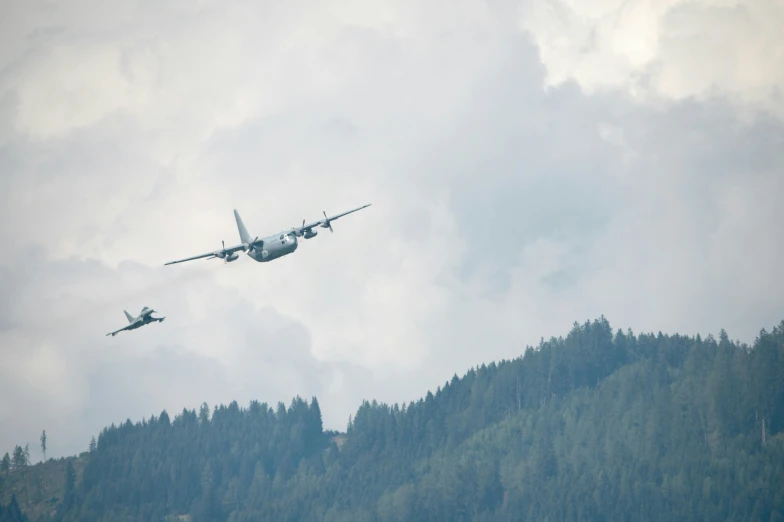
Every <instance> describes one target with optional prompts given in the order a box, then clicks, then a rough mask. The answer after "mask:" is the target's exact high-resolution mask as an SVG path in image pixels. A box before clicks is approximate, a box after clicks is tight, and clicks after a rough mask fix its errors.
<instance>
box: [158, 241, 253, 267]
mask: <svg viewBox="0 0 784 522" xmlns="http://www.w3.org/2000/svg"><path fill="white" fill-rule="evenodd" d="M238 250H245V245H235V246H233V247H229V248H226V249H223V250H215V251H214V252H207V253H206V254H199V255H198V256H193V257H186V258H185V259H178V260H177V261H169V262H168V263H164V264H163V265H164V266H166V265H173V264H175V263H184V262H185V261H193V260H194V259H203V258H205V257H206V258H212V257H218V254H220V253H221V252H225V253H226V254H233V253H234V252H237V251H238Z"/></svg>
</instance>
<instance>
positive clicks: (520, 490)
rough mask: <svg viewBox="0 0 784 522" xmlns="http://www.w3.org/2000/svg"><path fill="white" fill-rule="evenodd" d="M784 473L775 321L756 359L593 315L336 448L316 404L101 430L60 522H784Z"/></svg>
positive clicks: (364, 425)
mask: <svg viewBox="0 0 784 522" xmlns="http://www.w3.org/2000/svg"><path fill="white" fill-rule="evenodd" d="M337 442H340V447H338V444H337ZM782 463H784V322H782V323H781V324H780V325H779V326H778V327H776V328H774V329H773V332H772V333H767V332H765V331H764V330H763V331H762V332H761V334H760V336H759V338H758V339H757V340H756V341H755V343H754V346H753V347H751V348H750V347H748V346H745V345H739V344H736V343H733V342H731V341H730V340H729V338H728V337H727V335H726V333H725V332H723V331H722V332H721V334H720V335H719V340H718V341H717V340H716V339H714V338H713V337H712V336H708V338H707V339H701V338H699V337H696V338H691V337H684V336H680V335H672V336H667V335H663V334H661V333H657V334H655V335H654V334H642V335H637V336H635V335H633V334H632V332H630V331H629V332H626V333H624V332H622V331H620V330H618V331H617V332H615V333H613V332H612V330H611V328H610V325H609V323H608V322H607V321H606V320H605V319H604V318H601V319H599V320H597V321H593V322H586V323H585V324H582V325H579V324H575V326H574V328H573V329H572V331H571V332H570V333H569V335H568V336H567V337H566V338H559V339H554V338H553V339H551V340H550V341H548V342H544V341H542V342H540V344H539V346H538V347H537V348H536V349H534V348H527V349H526V350H525V353H524V355H523V356H522V357H520V358H518V359H515V360H512V361H501V362H500V363H490V364H489V365H484V364H483V365H481V366H480V367H478V368H474V369H471V370H470V371H469V372H468V373H467V374H466V375H464V376H463V377H462V378H458V377H457V376H455V377H453V378H452V379H451V380H450V381H448V382H446V383H444V385H443V386H441V387H438V389H437V390H436V391H435V393H428V394H427V395H426V396H425V397H424V398H422V399H420V400H418V401H417V402H412V403H409V404H407V405H406V404H403V405H397V404H396V405H393V406H389V405H386V404H378V403H376V401H372V402H367V401H366V402H363V403H362V405H361V406H360V408H359V409H358V411H357V412H356V414H355V415H353V416H352V417H351V420H350V422H349V426H348V429H347V432H346V433H345V434H337V433H330V432H324V431H323V427H322V421H321V412H320V409H319V405H318V401H316V400H315V398H314V399H313V400H312V401H311V403H310V404H308V403H307V402H305V401H303V400H301V399H299V398H297V399H295V400H294V401H293V402H292V404H291V405H290V407H289V408H286V407H285V406H284V405H283V404H279V405H278V406H277V408H276V409H274V410H273V408H270V407H268V406H267V405H266V404H259V403H258V402H255V401H254V402H252V403H251V404H250V406H249V408H247V409H242V408H240V407H239V406H238V405H237V404H236V402H233V403H231V404H230V405H229V406H220V407H218V408H215V410H214V412H213V413H212V415H211V416H210V411H209V408H208V407H207V406H206V404H205V405H202V407H201V408H200V410H199V412H198V414H197V412H196V411H195V410H193V411H190V410H183V411H182V413H181V414H179V415H177V416H175V417H174V419H170V418H169V416H168V414H166V412H163V413H161V415H160V416H159V417H158V418H155V417H152V418H150V419H149V420H143V421H142V422H138V423H136V424H133V423H131V421H130V420H129V421H126V422H125V423H123V424H121V425H120V426H111V427H110V428H107V429H105V430H104V431H103V432H102V433H101V434H100V436H99V438H98V440H97V446H96V447H95V448H94V451H92V452H91V453H90V454H89V462H88V464H87V466H86V468H85V469H84V474H83V476H82V478H81V480H79V481H78V482H76V483H74V481H73V480H70V479H69V481H68V484H70V485H69V486H67V488H68V489H69V493H67V494H66V495H65V499H64V501H63V503H62V504H61V506H60V509H59V510H58V519H59V520H62V521H72V520H109V519H110V520H117V521H126V520H162V519H163V518H164V517H166V516H168V515H182V514H190V515H191V516H192V517H193V521H194V522H200V521H218V522H223V521H225V522H246V521H257V520H276V521H289V520H291V521H294V520H323V521H338V520H340V521H352V520H356V521H370V522H374V521H379V522H381V521H393V520H407V521H420V520H451V521H463V520H471V521H511V520H564V521H578V520H586V521H587V520H646V521H648V520H651V521H671V520H700V521H702V520H765V521H774V520H776V521H784V466H783V465H782Z"/></svg>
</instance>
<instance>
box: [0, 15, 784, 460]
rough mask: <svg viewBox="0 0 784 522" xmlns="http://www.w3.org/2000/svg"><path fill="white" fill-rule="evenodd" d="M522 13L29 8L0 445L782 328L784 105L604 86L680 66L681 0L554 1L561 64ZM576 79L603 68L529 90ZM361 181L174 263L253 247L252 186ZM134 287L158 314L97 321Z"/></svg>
mask: <svg viewBox="0 0 784 522" xmlns="http://www.w3.org/2000/svg"><path fill="white" fill-rule="evenodd" d="M47 5H48V4H47ZM530 5H533V6H537V5H538V6H539V7H542V6H546V4H530ZM635 6H636V7H635ZM761 6H762V4H758V5H757V7H755V9H756V8H761ZM371 7H372V9H371ZM508 7H509V6H506V5H499V4H498V3H496V2H491V3H489V4H488V3H485V2H480V1H473V0H465V1H462V2H460V3H458V4H454V3H450V4H449V5H447V4H444V5H442V6H437V5H434V4H422V3H421V2H402V3H400V2H379V3H376V4H375V5H372V6H369V5H367V4H366V3H362V2H353V3H348V2H344V3H334V2H329V3H328V2H313V3H312V4H310V5H309V8H308V9H307V10H302V9H299V8H297V6H295V5H294V4H285V5H284V4H280V5H277V6H272V5H270V4H264V3H262V4H251V3H241V2H234V3H231V4H225V3H218V2H214V3H209V2H201V3H198V4H197V3H192V2H175V1H171V2H153V3H145V4H140V5H137V6H135V7H130V6H128V5H126V6H125V7H123V8H121V9H107V8H106V7H105V4H104V3H95V2H93V3H82V4H79V5H76V4H73V3H71V4H70V5H69V8H68V9H64V8H62V7H61V8H59V9H49V10H46V9H43V8H42V7H41V5H36V4H35V3H33V2H29V3H25V4H24V6H17V7H16V8H17V9H18V10H19V11H15V12H14V13H13V16H14V17H15V22H16V23H15V24H13V28H12V31H10V32H8V33H3V32H0V33H1V34H0V39H2V40H1V41H2V42H3V43H4V44H5V43H7V44H8V45H4V46H2V48H0V63H2V65H1V66H0V67H2V69H0V70H1V71H2V72H0V169H2V170H1V172H2V173H3V174H2V176H0V198H3V199H2V201H0V203H2V204H0V241H2V243H3V245H4V247H5V251H6V252H10V254H7V255H6V256H4V257H3V258H0V296H1V297H2V298H0V345H2V346H3V347H4V351H3V353H2V358H1V359H0V372H1V373H0V428H2V429H0V434H2V438H0V444H1V445H5V446H7V447H9V449H10V447H12V444H15V443H17V442H16V441H20V442H23V441H24V440H26V439H29V440H33V441H34V440H37V436H38V433H40V429H43V428H46V429H47V433H50V432H51V434H52V435H51V439H52V454H53V455H56V454H62V453H63V452H72V451H75V450H76V449H79V448H82V447H84V446H85V445H86V443H87V441H88V440H89V435H91V434H93V433H95V432H97V431H98V430H99V429H100V428H101V427H103V426H104V425H106V424H107V423H109V422H119V421H122V420H124V419H125V418H126V417H130V418H132V419H138V418H139V417H140V416H142V415H145V416H149V415H150V414H152V413H155V414H157V413H159V412H160V410H161V409H163V408H167V409H168V410H169V411H170V413H173V412H176V411H180V410H181V409H182V408H183V407H189V408H192V407H197V406H198V404H199V403H201V402H202V401H207V402H208V403H210V404H215V403H217V402H219V401H223V402H228V401H230V400H233V399H236V400H238V401H239V402H240V403H242V404H247V401H248V400H250V399H251V398H254V399H258V400H260V401H267V402H270V403H275V402H277V401H278V400H283V401H284V402H286V403H288V402H289V401H290V399H291V397H292V396H293V395H296V394H300V395H302V396H309V395H311V394H317V395H318V396H319V399H320V402H321V406H322V409H323V411H324V415H325V423H326V425H327V426H328V427H331V428H338V429H341V428H343V427H344V426H345V421H346V419H347V418H348V415H349V414H350V413H352V412H353V411H354V410H355V408H356V407H357V406H358V404H359V403H360V401H361V400H362V399H365V398H368V399H370V398H376V399H379V400H385V401H400V400H413V399H416V398H418V397H419V396H421V395H422V394H424V393H426V391H427V390H428V389H434V388H435V386H437V385H439V384H442V383H443V381H444V380H446V379H448V378H450V377H451V376H452V375H453V374H454V373H457V374H462V373H463V372H464V371H465V370H467V369H468V368H469V367H470V366H473V365H476V364H481V363H482V362H489V361H491V360H497V359H500V358H511V357H514V356H517V355H519V354H520V353H521V352H522V351H523V349H524V347H525V345H526V344H527V343H530V344H535V343H536V342H537V341H538V339H539V338H540V337H545V338H547V337H549V336H550V335H559V334H562V333H565V332H566V331H567V330H568V329H569V327H570V326H571V324H572V322H573V321H575V320H578V321H582V320H585V319H589V318H594V317H598V316H599V315H601V314H604V315H605V316H606V317H607V318H608V319H609V320H610V321H611V322H612V324H613V326H615V327H623V328H626V327H627V326H631V327H633V328H635V330H641V329H643V330H650V329H659V328H661V329H662V330H668V331H674V330H679V331H681V332H683V333H693V332H695V331H699V332H702V333H710V332H717V331H718V329H719V328H722V327H725V328H727V329H728V331H729V332H730V334H731V335H733V336H736V335H737V336H741V337H743V338H745V339H747V340H750V336H753V334H754V333H755V332H756V331H757V330H758V329H759V328H761V327H763V326H767V325H769V324H770V323H773V322H775V323H777V322H778V321H779V320H780V319H781V318H780V317H777V316H776V314H778V313H779V311H780V310H781V306H782V305H783V304H784V301H782V299H784V289H782V288H780V287H778V286H776V285H777V283H776V282H775V281H777V279H776V274H777V273H778V272H777V270H778V268H777V267H779V266H781V261H782V253H783V252H784V248H782V242H781V239H779V235H776V227H777V223H779V222H780V221H781V219H780V218H781V217H782V216H780V215H779V211H778V205H777V202H776V200H775V194H778V193H779V192H780V190H781V186H780V182H779V181H778V180H779V179H780V175H779V173H780V172H781V169H782V165H784V162H783V161H782V155H781V152H778V151H781V150H784V147H781V145H782V138H784V130H782V126H781V124H780V123H779V122H776V121H763V120H752V121H746V122H744V121H742V120H740V119H738V117H737V115H736V114H735V113H734V112H733V110H729V109H728V108H727V106H726V104H724V103H723V102H722V101H721V100H719V101H716V100H702V101H681V102H673V103H667V104H664V105H663V106H661V107H659V109H658V110H654V109H651V108H649V107H648V106H646V105H645V104H642V105H639V104H632V103H629V100H628V99H627V97H626V96H624V95H622V93H619V92H618V91H617V90H614V89H616V88H617V87H628V86H629V85H632V84H633V83H634V82H636V81H637V80H636V78H638V77H639V78H642V76H644V75H649V76H650V75H653V76H651V78H654V79H656V78H658V80H656V81H659V80H661V81H664V80H662V79H666V78H667V76H666V75H665V74H664V72H661V71H667V70H670V69H667V67H675V66H676V65H677V64H680V63H682V62H672V61H668V60H670V59H669V58H668V55H667V54H666V53H665V54H662V53H663V49H665V50H666V45H669V44H667V42H672V41H674V40H672V39H673V38H675V37H674V36H673V34H672V33H671V31H672V28H674V27H676V26H678V27H680V26H683V25H684V24H686V25H688V24H693V23H694V22H693V21H691V22H688V21H678V20H675V18H673V17H675V15H676V14H677V13H678V12H681V13H683V9H685V8H684V7H683V6H679V5H675V4H672V5H669V4H660V3H659V4H653V3H651V4H627V7H625V8H621V7H620V5H619V4H611V3H607V4H601V3H593V4H584V3H580V4H576V3H575V4H574V5H572V6H568V8H567V7H563V9H562V12H561V14H559V15H558V17H559V18H558V20H560V19H564V20H567V21H568V24H567V26H568V28H570V29H569V31H567V32H564V31H562V30H561V29H563V28H560V29H559V30H558V31H556V32H553V33H549V32H548V31H549V29H547V27H548V26H547V24H549V23H550V22H551V21H552V20H551V19H550V18H547V17H549V16H551V15H550V14H547V13H544V14H541V13H540V14H539V15H537V16H539V18H536V17H533V18H530V19H529V21H530V22H531V23H532V24H534V26H530V27H529V29H530V30H531V31H532V32H533V34H534V36H535V37H536V41H537V42H539V43H540V45H541V47H542V48H541V51H542V58H543V60H544V65H545V66H546V69H547V70H546V71H545V70H543V68H542V64H540V63H539V62H538V61H537V53H536V49H535V48H533V47H532V46H531V44H530V42H529V41H528V39H527V36H526V35H525V34H523V33H522V32H520V30H519V28H517V27H514V26H513V24H512V23H511V22H512V19H511V18H510V13H511V12H512V9H508ZM619 9H621V10H622V13H623V16H621V17H620V18H618V16H620V15H618V16H616V14H614V13H617V12H618V10H619ZM623 9H631V11H630V12H628V13H627V11H623ZM640 9H642V10H640ZM646 9H647V11H646ZM713 9H717V8H713ZM749 9H751V8H749ZM679 10H680V11H679ZM645 12H651V13H653V14H655V16H654V17H653V19H651V16H653V15H650V16H649V15H645V16H643V14H644V13H645ZM529 14H530V13H529ZM686 14H688V13H686ZM714 14H715V13H714ZM553 16H554V15H553ZM679 16H681V15H679ZM683 16H686V15H683ZM711 16H713V15H711ZM755 16H756V15H755ZM613 17H615V18H613ZM605 18H606V19H607V20H616V19H618V20H620V22H619V23H618V25H617V26H615V27H617V28H616V29H612V28H611V24H610V25H607V24H606V23H605V21H604V20H605ZM591 20H600V21H601V24H604V25H601V24H600V25H601V27H600V29H601V30H599V31H598V32H597V33H596V35H597V39H596V42H598V47H596V50H595V51H591V53H593V57H592V58H591V60H593V61H584V60H583V59H582V58H580V56H582V55H579V53H577V51H575V49H577V48H579V47H580V45H582V43H581V42H583V41H588V40H590V38H589V37H590V33H591V29H592V27H593V26H592V25H591V24H595V22H593V21H591ZM673 20H674V21H673ZM621 22H622V23H621ZM678 24H681V25H680V26H679V25H678ZM556 27H557V26H556ZM559 31H560V33H561V34H562V35H564V37H565V38H566V39H565V40H564V41H561V40H560V38H561V36H558V33H559ZM667 31H670V32H669V33H668V32H667ZM743 31H745V29H743V30H741V31H740V32H739V33H737V34H735V33H732V34H734V35H735V36H734V38H736V39H741V40H743V42H746V41H747V39H748V42H749V43H748V44H746V43H744V45H749V46H751V47H749V48H752V47H753V46H754V45H757V44H755V43H754V42H753V41H752V39H749V38H747V37H748V35H746V33H744V32H743ZM616 33H617V34H616ZM703 34H705V32H704V31H702V32H698V40H699V38H702V36H699V35H703ZM638 37H639V38H638ZM760 37H761V36H760ZM635 38H638V39H637V40H635ZM581 39H582V40H581ZM760 45H761V44H760ZM559 46H560V47H559ZM740 48H743V49H745V48H746V47H742V46H741V47H738V49H740ZM554 49H555V50H554ZM557 49H560V50H557ZM608 49H609V51H607V50H608ZM773 49H775V47H774V48H773ZM556 51H557V52H556ZM605 51H607V52H609V54H607V52H605ZM668 52H669V51H668ZM706 52H707V51H706ZM770 52H773V51H770ZM553 53H555V54H553ZM602 53H604V54H602ZM684 59H686V58H684ZM702 59H703V60H705V61H707V62H711V60H713V61H715V60H719V63H717V64H713V65H711V66H710V67H709V70H710V71H713V72H711V73H710V74H714V75H716V74H718V73H716V72H715V71H718V70H721V68H722V67H725V64H724V62H721V60H724V57H720V58H715V57H713V56H712V55H710V54H706V55H705V56H703V57H702ZM662 60H664V61H662ZM683 63H685V62H683ZM656 64H658V65H656ZM662 64H664V65H666V67H664V65H662ZM654 65H656V67H659V69H655V68H654ZM707 65H710V64H706V67H707ZM559 67H560V69H559ZM662 67H664V68H662ZM671 70H673V71H674V70H675V69H671ZM559 71H560V72H559ZM657 71H658V72H657ZM643 73H644V74H643ZM654 73H655V74H654ZM545 74H547V75H548V76H547V78H546V77H545ZM667 74H670V73H667ZM722 74H724V73H722ZM738 74H745V73H743V71H740V70H739V72H738ZM553 75H554V76H553ZM656 75H659V76H656ZM676 76H677V75H676ZM570 77H576V78H577V79H578V82H579V83H580V85H581V86H583V87H585V88H586V91H588V94H586V93H584V92H580V91H579V90H578V89H576V88H574V86H571V85H557V86H555V87H553V88H552V89H550V90H549V91H547V92H542V89H541V86H542V84H543V83H548V82H550V83H559V82H561V81H562V80H564V79H567V78H570ZM548 78H549V79H548ZM553 78H554V79H553ZM630 78H631V79H632V80H634V81H632V80H630ZM756 78H757V79H755V77H754V76H753V75H750V76H749V77H748V78H746V77H745V76H744V78H740V79H739V78H735V79H734V80H733V81H734V82H735V83H734V84H732V85H735V87H732V85H731V86H730V87H731V88H733V89H735V88H736V87H737V89H740V90H741V91H743V92H751V91H750V90H748V89H749V88H748V86H754V85H763V84H765V82H770V81H771V80H770V79H769V78H766V77H762V76H759V77H756ZM646 81H647V82H648V83H647V84H645V85H649V86H654V87H656V86H657V85H659V84H657V83H656V82H653V81H648V80H646ZM668 81H669V80H668ZM684 81H685V79H684ZM597 85H599V86H601V85H604V86H605V87H607V88H608V89H595V90H592V89H593V87H592V86H597ZM661 85H664V83H662V84H661ZM695 85H696V87H695ZM705 85H707V84H705ZM684 86H685V87H684ZM703 86H704V85H703V84H696V83H695V84H689V83H688V82H687V83H683V85H681V86H676V87H677V89H682V91H678V90H677V89H676V87H672V86H668V87H667V86H666V89H665V87H661V89H664V90H662V91H661V92H660V93H659V94H661V93H664V94H667V93H670V94H667V95H668V96H670V95H672V96H674V97H681V96H683V95H684V94H683V93H687V92H689V91H690V90H692V91H693V90H694V89H698V90H699V89H702V88H703ZM738 86H740V87H738ZM656 88H657V89H659V87H656ZM667 89H669V90H667ZM744 89H745V90H744ZM665 91H666V92H665ZM657 92H658V91H657ZM679 93H680V94H679ZM777 191H778V192H777ZM364 203H372V204H373V205H372V206H371V207H370V208H368V209H365V210H362V211H361V212H360V213H358V214H355V215H352V216H348V217H346V218H343V219H341V220H339V221H337V222H335V223H334V225H333V226H334V229H335V233H334V234H330V233H329V231H327V230H324V229H320V234H319V236H318V237H317V238H315V239H313V240H307V241H305V242H303V243H302V244H301V245H300V249H299V251H298V252H297V253H295V254H294V255H292V256H288V257H286V258H284V259H281V260H278V261H275V262H272V263H265V264H258V263H255V262H253V261H251V260H249V259H248V258H246V257H245V256H243V257H242V258H241V259H240V260H238V261H237V262H235V263H231V264H222V263H221V262H220V261H216V260H213V261H194V262H193V263H191V264H183V265H174V266H166V267H164V266H162V265H163V263H164V262H165V261H169V260H173V259H176V258H180V257H185V256H188V255H192V254H197V253H201V252H206V251H210V250H213V249H216V248H218V247H219V246H220V241H221V240H225V241H226V243H227V244H234V243H236V242H237V240H238V238H237V232H236V227H235V224H234V218H233V216H232V209H234V208H237V209H238V210H239V212H240V213H241V215H242V217H243V219H244V221H245V224H246V225H247V227H248V229H249V230H250V232H251V233H252V234H262V235H263V234H266V233H272V232H275V231H276V230H279V229H282V228H286V227H290V226H295V225H298V224H300V223H301V220H302V219H303V218H305V219H308V220H311V219H316V218H318V217H319V216H320V215H321V211H322V210H325V211H326V212H328V213H336V212H340V211H342V210H346V209H349V208H352V207H354V206H359V205H362V204H364ZM36 245H37V246H36ZM749 250H755V251H757V252H759V253H760V255H759V257H758V258H754V257H751V258H750V256H749V253H748V252H749ZM766 285H767V286H766ZM765 288H767V291H766V290H765ZM143 305H148V306H153V307H155V308H156V309H158V310H160V311H161V314H162V315H165V316H166V317H167V320H166V322H164V323H162V324H154V325H151V326H148V327H145V328H143V329H140V330H137V331H135V332H131V333H128V334H127V335H126V334H121V335H118V336H117V337H114V338H111V337H110V338H106V337H105V336H104V334H105V333H106V332H108V331H110V330H111V329H113V328H115V327H118V326H120V325H121V324H122V323H123V321H124V317H123V315H122V310H123V309H127V310H128V311H129V312H131V313H135V312H136V311H138V309H139V308H140V307H141V306H143ZM74 419H77V420H74ZM55 439H58V442H57V443H56V444H59V446H58V447H55V442H54V441H55Z"/></svg>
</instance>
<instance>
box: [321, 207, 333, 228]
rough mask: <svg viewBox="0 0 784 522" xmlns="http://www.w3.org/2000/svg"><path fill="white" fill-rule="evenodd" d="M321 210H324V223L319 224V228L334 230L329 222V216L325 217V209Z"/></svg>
mask: <svg viewBox="0 0 784 522" xmlns="http://www.w3.org/2000/svg"><path fill="white" fill-rule="evenodd" d="M322 212H324V224H323V225H321V228H329V231H330V232H334V230H332V224H331V223H330V222H329V218H328V217H327V213H326V211H324V210H322Z"/></svg>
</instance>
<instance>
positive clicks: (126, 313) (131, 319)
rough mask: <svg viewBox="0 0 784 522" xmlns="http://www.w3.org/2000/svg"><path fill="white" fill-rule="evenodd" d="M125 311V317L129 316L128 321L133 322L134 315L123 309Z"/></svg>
mask: <svg viewBox="0 0 784 522" xmlns="http://www.w3.org/2000/svg"><path fill="white" fill-rule="evenodd" d="M123 312H125V317H127V318H128V322H129V323H132V322H133V316H132V315H131V314H129V313H128V312H126V311H125V310H123Z"/></svg>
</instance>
